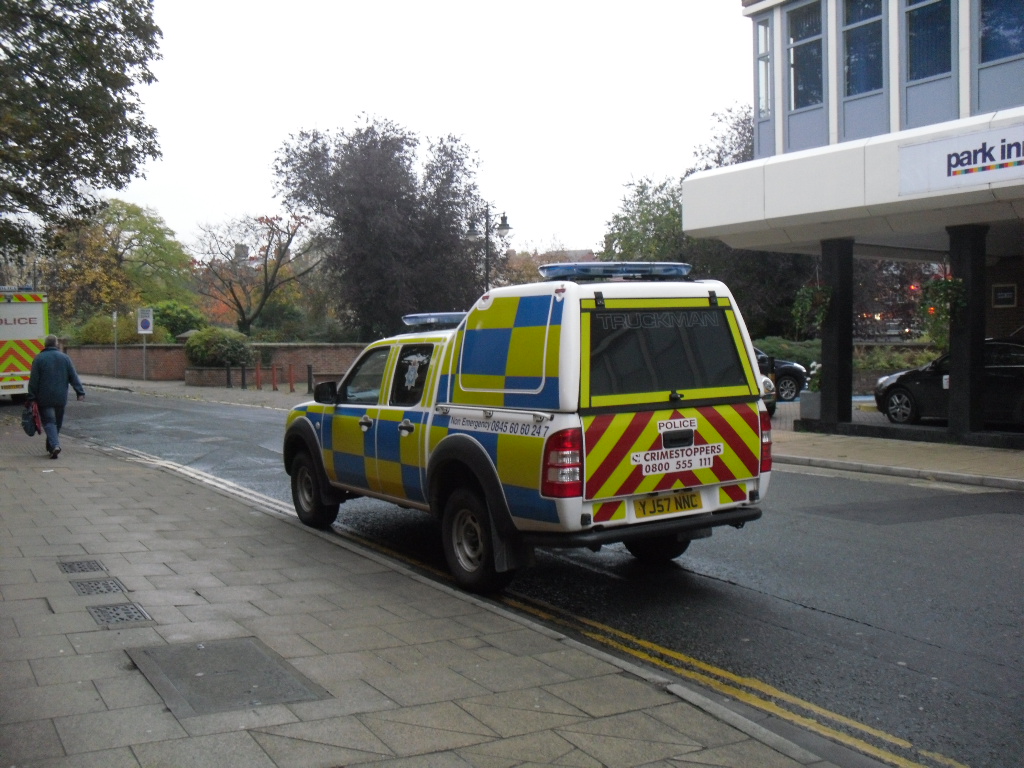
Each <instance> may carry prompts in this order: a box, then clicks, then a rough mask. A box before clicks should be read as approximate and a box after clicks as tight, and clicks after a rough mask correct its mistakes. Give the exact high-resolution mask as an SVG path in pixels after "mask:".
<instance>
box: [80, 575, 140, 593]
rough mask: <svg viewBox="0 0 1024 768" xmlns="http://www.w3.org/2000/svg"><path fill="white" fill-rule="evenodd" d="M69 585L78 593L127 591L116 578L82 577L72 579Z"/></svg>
mask: <svg viewBox="0 0 1024 768" xmlns="http://www.w3.org/2000/svg"><path fill="white" fill-rule="evenodd" d="M71 586H72V587H74V588H75V592H77V593H78V594H80V595H109V594H111V593H113V592H127V591H128V590H127V589H125V588H124V584H122V583H121V582H120V581H118V580H117V579H82V580H80V581H72V582H71Z"/></svg>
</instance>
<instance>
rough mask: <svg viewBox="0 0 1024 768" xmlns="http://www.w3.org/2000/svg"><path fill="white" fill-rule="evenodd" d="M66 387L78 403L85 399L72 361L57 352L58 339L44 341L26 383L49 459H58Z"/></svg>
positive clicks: (51, 336)
mask: <svg viewBox="0 0 1024 768" xmlns="http://www.w3.org/2000/svg"><path fill="white" fill-rule="evenodd" d="M68 384H70V385H71V387H72V388H73V389H74V390H75V392H76V393H77V395H78V399H79V400H84V399H85V390H84V389H83V388H82V382H81V381H79V380H78V372H77V371H75V365H74V363H72V362H71V358H70V357H68V356H67V355H65V354H64V353H63V352H61V351H60V350H59V349H57V337H56V336H53V335H52V334H51V335H50V336H47V337H46V346H45V347H43V351H42V352H40V353H39V354H38V355H36V357H35V359H34V360H33V361H32V373H31V375H30V376H29V379H28V397H29V400H35V401H36V403H37V404H38V405H39V415H40V416H41V417H42V420H43V431H44V432H46V450H47V451H48V452H49V454H50V458H51V459H56V458H57V457H58V456H60V428H61V425H63V423H64V407H65V406H66V405H67V404H68Z"/></svg>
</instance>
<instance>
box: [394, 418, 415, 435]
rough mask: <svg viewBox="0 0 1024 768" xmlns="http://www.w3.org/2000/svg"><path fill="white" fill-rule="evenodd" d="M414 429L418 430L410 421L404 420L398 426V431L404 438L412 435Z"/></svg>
mask: <svg viewBox="0 0 1024 768" xmlns="http://www.w3.org/2000/svg"><path fill="white" fill-rule="evenodd" d="M414 429H416V425H415V424H413V423H412V422H411V421H409V420H408V419H402V421H401V422H399V424H398V431H399V432H401V433H402V435H403V436H404V435H408V434H411V433H412V431H413V430H414Z"/></svg>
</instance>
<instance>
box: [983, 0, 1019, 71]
mask: <svg viewBox="0 0 1024 768" xmlns="http://www.w3.org/2000/svg"><path fill="white" fill-rule="evenodd" d="M980 27H981V29H980V32H981V61H982V63H983V64H984V63H985V62H988V61H995V60H997V59H1005V58H1007V57H1009V56H1019V55H1021V54H1022V53H1024V3H1022V2H1021V0H981V24H980Z"/></svg>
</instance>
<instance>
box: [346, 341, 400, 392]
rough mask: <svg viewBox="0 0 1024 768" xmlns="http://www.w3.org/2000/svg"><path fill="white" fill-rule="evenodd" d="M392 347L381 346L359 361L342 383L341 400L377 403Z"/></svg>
mask: <svg viewBox="0 0 1024 768" xmlns="http://www.w3.org/2000/svg"><path fill="white" fill-rule="evenodd" d="M390 351H391V348H390V347H379V348H378V349H375V350H373V351H372V352H370V353H369V354H368V355H367V356H366V357H364V358H363V359H362V360H360V361H359V363H358V364H357V365H356V368H355V369H354V370H353V371H352V373H350V374H349V375H348V376H347V377H346V378H345V381H344V382H343V383H342V385H341V398H340V399H341V402H344V403H356V404H363V405H376V404H377V401H378V400H379V399H380V387H381V383H382V382H383V380H384V371H385V370H386V368H387V362H388V353H389V352H390Z"/></svg>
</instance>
